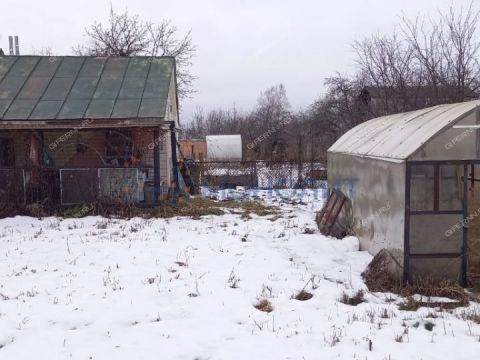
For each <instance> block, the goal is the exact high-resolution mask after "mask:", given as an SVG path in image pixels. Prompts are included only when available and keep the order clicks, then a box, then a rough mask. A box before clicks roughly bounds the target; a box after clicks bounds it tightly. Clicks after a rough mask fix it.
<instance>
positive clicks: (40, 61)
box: [0, 56, 174, 120]
mask: <svg viewBox="0 0 480 360" xmlns="http://www.w3.org/2000/svg"><path fill="white" fill-rule="evenodd" d="M173 71H174V60H173V58H170V57H84V56H60V57H52V56H0V120H54V119H62V120H64V119H127V118H128V119H132V118H164V117H165V111H166V103H167V97H168V91H169V88H170V83H171V79H172V76H173Z"/></svg>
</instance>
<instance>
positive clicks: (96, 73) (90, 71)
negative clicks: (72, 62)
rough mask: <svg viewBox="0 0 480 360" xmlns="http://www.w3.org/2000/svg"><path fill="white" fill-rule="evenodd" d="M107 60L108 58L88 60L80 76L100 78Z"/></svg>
mask: <svg viewBox="0 0 480 360" xmlns="http://www.w3.org/2000/svg"><path fill="white" fill-rule="evenodd" d="M106 60H107V58H87V59H86V60H85V63H84V64H83V66H82V70H80V74H79V75H78V76H79V77H97V78H99V77H100V75H101V74H102V70H103V66H104V65H105V61H106Z"/></svg>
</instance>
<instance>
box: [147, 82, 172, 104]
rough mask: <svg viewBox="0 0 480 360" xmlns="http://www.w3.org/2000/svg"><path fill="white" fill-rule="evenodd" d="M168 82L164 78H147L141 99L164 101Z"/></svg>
mask: <svg viewBox="0 0 480 360" xmlns="http://www.w3.org/2000/svg"><path fill="white" fill-rule="evenodd" d="M169 84H170V82H169V81H168V79H167V78H166V77H154V78H152V77H149V78H148V80H147V85H146V86H145V91H144V93H143V97H144V98H145V99H158V98H160V99H166V98H167V97H168V88H169Z"/></svg>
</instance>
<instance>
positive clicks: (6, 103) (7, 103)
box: [0, 100, 12, 118]
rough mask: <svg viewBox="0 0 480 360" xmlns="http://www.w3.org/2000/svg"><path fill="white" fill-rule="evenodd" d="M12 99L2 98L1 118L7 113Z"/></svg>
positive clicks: (0, 104) (0, 102)
mask: <svg viewBox="0 0 480 360" xmlns="http://www.w3.org/2000/svg"><path fill="white" fill-rule="evenodd" d="M11 102H12V100H0V118H1V117H2V116H3V114H5V112H6V111H7V109H8V107H9V106H10V104H11Z"/></svg>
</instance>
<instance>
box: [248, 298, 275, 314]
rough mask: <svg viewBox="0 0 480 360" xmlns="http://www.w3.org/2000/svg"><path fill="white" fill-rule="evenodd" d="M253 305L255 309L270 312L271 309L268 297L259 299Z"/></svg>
mask: <svg viewBox="0 0 480 360" xmlns="http://www.w3.org/2000/svg"><path fill="white" fill-rule="evenodd" d="M253 306H254V307H255V309H257V310H260V311H263V312H266V313H270V312H272V311H273V306H272V303H271V302H270V301H269V300H268V299H260V300H259V301H258V303H256V304H255V305H253Z"/></svg>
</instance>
